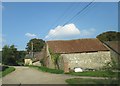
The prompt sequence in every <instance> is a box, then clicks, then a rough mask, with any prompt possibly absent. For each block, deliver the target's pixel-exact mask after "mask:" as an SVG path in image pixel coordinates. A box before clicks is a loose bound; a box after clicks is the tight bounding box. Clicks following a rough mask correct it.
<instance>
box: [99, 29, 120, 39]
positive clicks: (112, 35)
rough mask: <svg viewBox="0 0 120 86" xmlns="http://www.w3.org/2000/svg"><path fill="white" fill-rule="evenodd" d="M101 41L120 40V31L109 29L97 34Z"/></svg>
mask: <svg viewBox="0 0 120 86" xmlns="http://www.w3.org/2000/svg"><path fill="white" fill-rule="evenodd" d="M97 38H98V39H99V40H101V41H120V32H116V31H108V32H104V33H102V34H100V35H98V36H97Z"/></svg>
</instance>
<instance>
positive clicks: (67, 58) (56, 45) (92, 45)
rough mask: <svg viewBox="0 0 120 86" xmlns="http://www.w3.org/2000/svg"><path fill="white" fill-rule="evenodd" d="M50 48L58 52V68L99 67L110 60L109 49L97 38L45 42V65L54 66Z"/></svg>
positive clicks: (65, 69) (66, 69) (67, 69)
mask: <svg viewBox="0 0 120 86" xmlns="http://www.w3.org/2000/svg"><path fill="white" fill-rule="evenodd" d="M50 50H51V51H52V52H53V53H55V54H59V55H60V56H59V60H58V66H59V69H62V70H64V71H69V70H70V69H74V68H75V67H80V68H83V69H99V68H102V67H103V66H105V65H106V64H107V63H108V62H111V57H110V51H109V49H108V48H107V47H106V46H105V45H104V44H103V43H102V42H101V41H99V40H98V39H96V38H95V39H77V40H55V41H47V42H46V58H45V60H46V63H45V64H46V66H47V67H49V68H55V65H54V64H53V60H52V58H51V54H50Z"/></svg>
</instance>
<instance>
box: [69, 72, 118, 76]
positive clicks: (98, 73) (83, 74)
mask: <svg viewBox="0 0 120 86" xmlns="http://www.w3.org/2000/svg"><path fill="white" fill-rule="evenodd" d="M68 74H70V75H75V76H93V77H118V72H112V71H86V72H78V73H75V72H70V73H68Z"/></svg>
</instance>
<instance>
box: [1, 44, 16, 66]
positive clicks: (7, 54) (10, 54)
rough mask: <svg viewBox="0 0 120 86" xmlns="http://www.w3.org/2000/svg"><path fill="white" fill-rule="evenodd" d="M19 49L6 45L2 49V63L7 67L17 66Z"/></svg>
mask: <svg viewBox="0 0 120 86" xmlns="http://www.w3.org/2000/svg"><path fill="white" fill-rule="evenodd" d="M17 56H18V52H17V48H15V46H14V45H11V46H8V45H5V46H4V47H3V49H2V63H3V64H5V65H17V62H16V60H17Z"/></svg>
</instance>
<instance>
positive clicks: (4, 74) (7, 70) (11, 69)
mask: <svg viewBox="0 0 120 86" xmlns="http://www.w3.org/2000/svg"><path fill="white" fill-rule="evenodd" d="M13 71H15V68H14V67H8V68H6V69H5V70H4V71H2V72H0V75H1V74H2V75H1V76H0V77H4V76H6V75H7V74H9V73H11V72H13Z"/></svg>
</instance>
